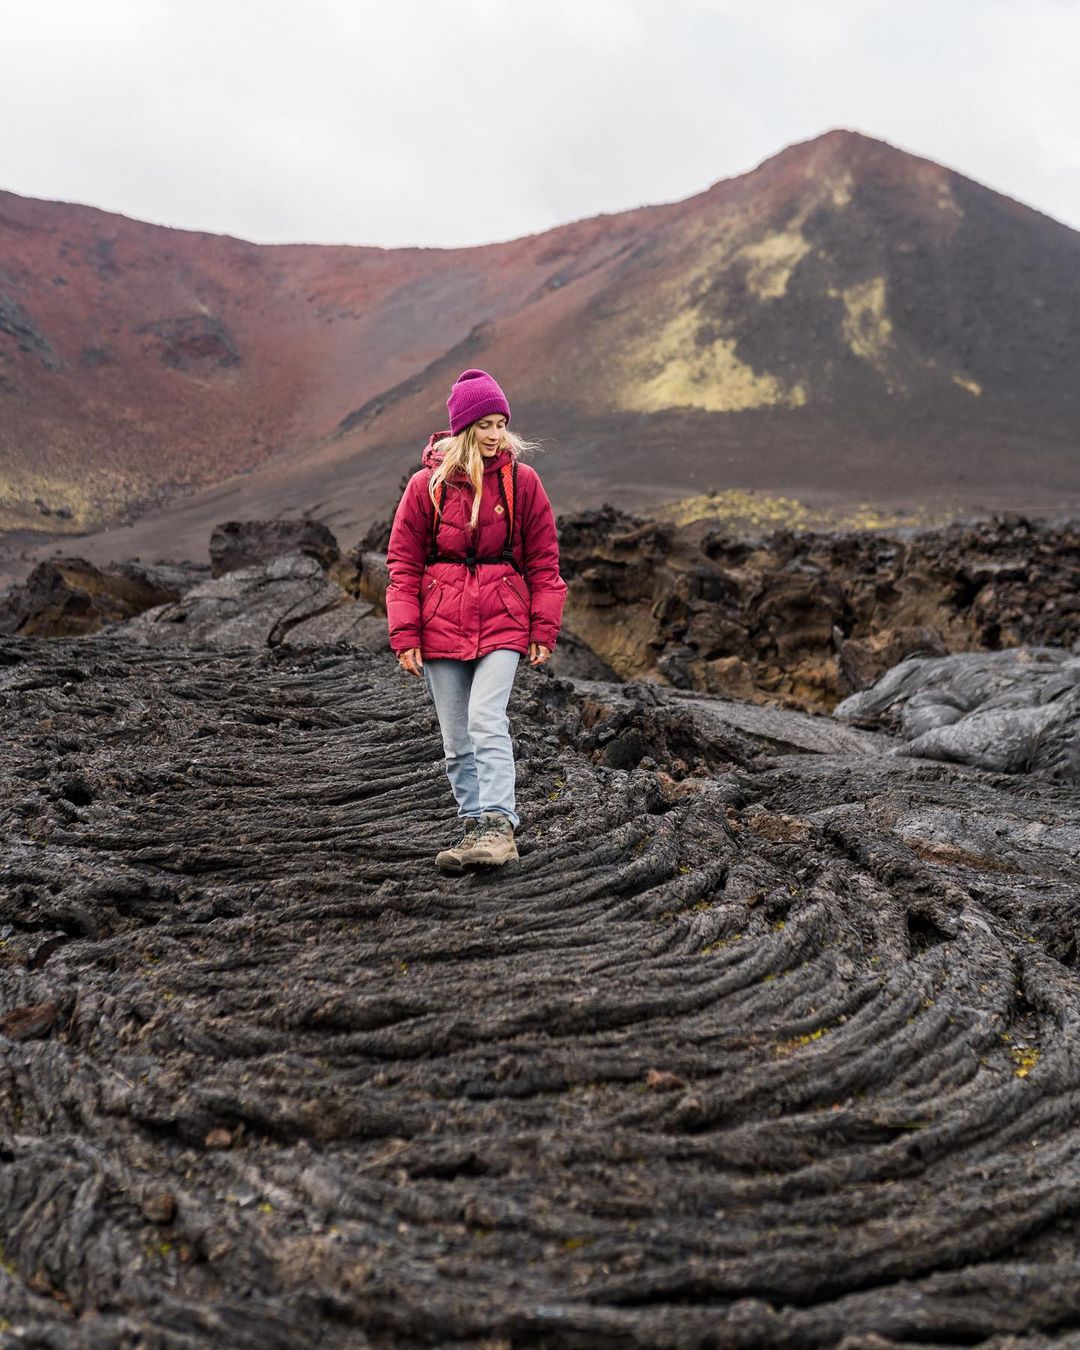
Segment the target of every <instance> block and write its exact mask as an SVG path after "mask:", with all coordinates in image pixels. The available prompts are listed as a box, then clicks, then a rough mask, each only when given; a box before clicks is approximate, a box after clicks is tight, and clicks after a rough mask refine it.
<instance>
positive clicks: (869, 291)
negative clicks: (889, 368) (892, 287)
mask: <svg viewBox="0 0 1080 1350" xmlns="http://www.w3.org/2000/svg"><path fill="white" fill-rule="evenodd" d="M841 299H842V300H843V302H844V322H843V329H844V337H845V339H846V340H847V344H848V346H849V347H850V348H851V350H852V351H853V352H854V353H855V355H856V356H858V357H860V358H861V359H862V360H863V361H867V362H869V364H870V365H872V366H874V367H875V368H876V369H881V368H882V367H883V365H884V364H885V361H886V359H887V356H888V354H889V350H890V348H891V346H892V320H891V319H890V318H889V316H888V314H887V313H886V312H885V278H884V277H871V278H870V279H869V280H868V281H860V282H859V283H858V284H857V285H855V286H848V287H847V288H846V289H845V290H844V291H842V292H841Z"/></svg>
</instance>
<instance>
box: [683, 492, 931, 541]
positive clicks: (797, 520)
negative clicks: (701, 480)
mask: <svg viewBox="0 0 1080 1350" xmlns="http://www.w3.org/2000/svg"><path fill="white" fill-rule="evenodd" d="M656 514H657V515H658V516H659V517H661V518H662V519H664V520H670V521H671V522H672V523H673V524H675V525H693V524H694V522H695V521H699V520H716V521H723V522H724V523H725V524H728V525H731V526H738V527H743V526H757V527H762V528H770V527H771V528H776V529H790V530H868V531H872V530H890V529H897V528H899V527H901V526H906V525H924V526H925V525H933V524H941V525H943V524H946V523H947V522H948V521H949V520H950V519H952V517H953V515H955V512H952V513H950V512H943V511H931V510H930V509H929V508H927V507H919V508H918V509H916V510H900V509H898V508H896V507H886V506H880V507H875V506H872V505H871V504H870V503H869V502H859V503H857V504H856V505H855V506H852V507H849V508H846V509H840V510H827V509H825V508H814V507H810V506H807V505H806V503H805V502H801V501H799V500H798V498H796V497H770V496H768V495H767V494H765V493H763V492H753V491H744V490H743V489H741V488H728V489H726V490H725V491H723V492H707V493H701V494H699V495H697V496H693V497H680V498H678V499H677V500H676V501H670V502H663V503H661V504H660V505H658V506H657V507H656Z"/></svg>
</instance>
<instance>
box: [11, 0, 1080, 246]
mask: <svg viewBox="0 0 1080 1350" xmlns="http://www.w3.org/2000/svg"><path fill="white" fill-rule="evenodd" d="M0 42H2V48H3V56H4V60H3V67H2V79H0V126H2V128H3V130H2V132H0V188H6V189H8V190H10V191H13V192H18V193H22V194H24V195H26V196H32V197H45V198H51V199H56V200H63V201H78V202H86V203H89V204H90V205H93V206H100V207H103V208H105V209H107V210H110V211H119V212H122V213H123V214H124V215H128V216H134V217H136V218H138V219H141V220H148V221H154V222H157V223H159V224H164V225H174V226H182V227H185V228H189V229H201V230H210V231H215V232H221V233H227V234H235V235H239V236H241V237H243V238H247V239H252V240H257V241H260V242H264V243H276V242H292V241H304V242H313V243H354V244H381V245H387V246H394V245H402V244H428V245H441V246H452V245H458V244H477V243H488V242H491V241H493V240H500V239H509V238H514V237H516V236H519V235H523V234H532V233H535V232H537V231H540V230H545V229H548V228H549V227H550V226H552V225H556V224H561V223H563V222H566V221H570V220H577V219H580V218H582V217H584V216H590V215H595V214H597V213H598V212H602V211H621V210H625V209H628V208H630V207H634V206H640V205H643V204H645V203H650V202H663V201H673V200H676V199H678V198H681V197H687V196H690V195H691V194H693V193H695V192H700V191H702V190H703V189H704V188H706V187H708V186H709V185H710V184H711V183H714V182H716V180H717V179H720V178H727V177H730V176H731V175H733V174H738V173H742V172H744V171H746V170H747V169H750V168H752V167H753V166H754V165H755V164H757V163H760V161H761V160H762V159H765V158H767V157H768V156H769V155H772V154H774V153H776V151H778V150H780V149H782V148H783V147H784V146H785V145H789V144H791V143H792V142H793V141H802V140H807V139H809V138H810V137H812V136H816V135H818V134H820V133H821V132H823V131H827V130H829V129H830V128H832V127H837V126H843V127H851V128H854V129H856V130H858V131H862V132H865V133H866V134H867V135H871V136H876V137H879V138H880V139H882V140H886V141H889V142H891V143H892V144H894V145H897V146H900V147H901V148H903V149H905V150H911V151H914V152H915V153H917V154H920V155H925V156H927V157H928V158H930V159H935V160H937V161H939V162H940V163H942V164H945V165H947V166H949V167H950V168H954V169H958V170H960V171H961V172H962V173H965V174H967V175H969V176H970V177H972V178H975V179H978V180H979V181H980V182H982V183H985V184H987V185H988V186H990V187H993V188H996V189H997V190H998V191H1001V192H1005V193H1007V194H1008V195H1009V196H1012V197H1017V198H1019V199H1020V200H1021V201H1023V202H1026V203H1028V204H1029V205H1031V206H1035V207H1038V208H1039V209H1040V210H1042V211H1045V212H1047V213H1048V214H1050V215H1052V216H1055V217H1056V218H1057V219H1059V220H1062V221H1065V222H1066V223H1067V224H1069V225H1072V226H1073V227H1076V228H1080V77H1078V75H1077V68H1076V57H1077V54H1078V53H1080V0H812V2H811V0H0ZM2 261H3V260H2V258H0V263H2Z"/></svg>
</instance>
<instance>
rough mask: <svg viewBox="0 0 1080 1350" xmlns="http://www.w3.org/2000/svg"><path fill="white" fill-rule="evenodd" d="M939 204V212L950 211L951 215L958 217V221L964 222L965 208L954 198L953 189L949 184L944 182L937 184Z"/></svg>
mask: <svg viewBox="0 0 1080 1350" xmlns="http://www.w3.org/2000/svg"><path fill="white" fill-rule="evenodd" d="M937 204H938V210H939V211H948V213H949V215H951V216H956V218H957V219H958V220H963V218H964V210H963V207H962V206H960V204H959V203H958V202H957V200H956V198H955V197H954V196H953V193H952V188H951V187H950V186H949V185H948V183H944V182H942V183H938V184H937Z"/></svg>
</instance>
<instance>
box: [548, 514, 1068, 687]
mask: <svg viewBox="0 0 1080 1350" xmlns="http://www.w3.org/2000/svg"><path fill="white" fill-rule="evenodd" d="M559 534H560V544H561V550H562V555H561V556H562V567H563V573H564V575H565V576H566V577H567V579H568V582H569V587H570V589H569V595H568V599H567V615H566V622H567V625H568V627H569V628H571V629H572V631H573V632H574V633H576V634H577V635H578V636H579V637H580V638H581V639H582V640H583V641H585V642H586V643H587V644H588V645H589V646H590V647H591V648H592V650H593V651H594V652H595V653H596V654H597V655H598V656H599V657H600V658H601V659H602V660H604V661H605V662H606V663H607V664H608V665H609V666H610V667H611V668H612V669H613V670H615V671H616V672H617V673H618V674H619V675H620V676H621V677H623V678H640V677H642V676H649V675H653V676H655V674H656V673H659V674H660V675H661V676H662V677H663V678H664V679H665V680H666V681H667V682H668V683H670V684H672V685H674V686H675V687H677V688H685V689H698V690H703V691H706V692H710V693H715V694H726V695H731V696H734V697H739V698H743V699H754V698H757V699H772V700H778V701H781V702H784V703H787V704H789V705H791V706H801V707H805V708H831V707H833V706H834V705H835V704H836V703H837V702H838V701H839V700H840V698H842V697H843V696H844V695H845V694H848V693H850V692H852V690H853V689H857V688H860V687H864V686H865V685H866V684H867V683H871V682H872V681H873V680H874V679H876V678H877V677H878V676H880V675H881V674H882V673H883V671H884V670H885V669H887V668H888V666H889V665H891V664H894V663H895V662H896V661H898V660H901V659H903V658H904V657H906V656H909V655H915V654H920V655H934V654H943V653H944V652H946V651H956V650H965V649H969V648H1001V647H1015V646H1020V645H1023V644H1035V645H1048V646H1062V647H1069V646H1071V645H1072V644H1073V643H1074V642H1076V641H1077V640H1078V639H1080V522H1075V521H1073V522H1069V523H1064V524H1057V525H1054V524H1047V523H1045V522H1035V521H1030V520H1026V519H1024V518H1022V517H1010V516H1003V517H995V518H994V519H992V520H989V521H983V522H980V523H978V524H972V525H962V526H950V527H948V528H946V529H942V530H928V531H923V532H919V533H912V534H910V535H909V536H907V537H889V536H884V535H881V534H874V533H862V534H835V535H823V534H814V533H805V534H795V533H792V532H789V531H780V532H777V533H774V534H772V535H770V536H768V537H764V538H761V539H758V540H751V539H747V538H741V537H740V538H735V537H730V536H728V535H726V534H724V533H722V532H720V531H716V530H712V529H708V528H706V527H704V526H703V525H701V524H698V525H695V526H682V527H677V526H675V525H671V524H667V523H663V522H656V521H646V520H642V519H641V518H639V517H634V516H628V515H626V514H624V513H622V512H618V511H615V510H613V509H612V508H610V507H607V508H604V509H603V510H601V511H589V512H583V513H581V514H580V515H577V516H571V517H563V518H561V519H560V522H559Z"/></svg>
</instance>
